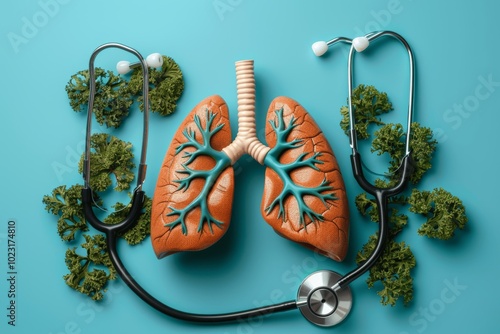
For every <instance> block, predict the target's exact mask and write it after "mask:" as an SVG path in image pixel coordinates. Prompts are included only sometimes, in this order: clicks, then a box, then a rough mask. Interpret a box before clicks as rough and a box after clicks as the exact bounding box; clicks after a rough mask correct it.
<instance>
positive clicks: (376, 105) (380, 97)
mask: <svg viewBox="0 0 500 334" xmlns="http://www.w3.org/2000/svg"><path fill="white" fill-rule="evenodd" d="M351 100H352V106H353V108H354V117H355V118H356V123H355V126H354V128H355V130H356V133H357V136H358V139H367V138H369V137H370V134H369V133H368V126H369V125H370V124H376V125H383V124H384V122H382V121H381V120H380V117H379V116H380V115H382V114H384V113H387V112H389V111H391V110H393V108H392V103H391V102H390V101H389V98H388V97H387V94H386V93H381V92H379V91H378V90H377V89H376V88H375V87H374V86H365V85H359V86H357V87H356V88H354V90H353V91H352V99H351ZM340 113H341V114H342V116H343V117H342V120H341V121H340V127H341V128H342V129H343V130H344V132H345V133H346V135H349V108H348V107H346V106H343V107H342V108H340Z"/></svg>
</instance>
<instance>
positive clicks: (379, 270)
mask: <svg viewBox="0 0 500 334" xmlns="http://www.w3.org/2000/svg"><path fill="white" fill-rule="evenodd" d="M377 240H378V236H377V235H372V236H370V239H369V241H368V242H367V243H366V244H365V245H364V246H363V248H362V249H361V250H360V251H359V252H358V255H357V257H356V262H357V263H358V264H360V263H362V262H364V261H366V260H367V259H368V258H369V256H370V255H371V254H372V253H373V251H374V249H375V246H376V244H377ZM415 265H416V260H415V257H414V256H413V253H412V251H411V249H410V247H409V246H407V245H406V244H405V243H404V242H395V241H394V240H392V239H390V240H388V242H387V246H386V248H385V250H384V252H383V253H382V256H381V257H380V258H379V260H378V261H377V262H376V263H375V265H374V266H373V267H372V268H371V269H370V274H369V276H368V279H367V281H366V283H367V285H368V287H369V288H372V287H374V286H375V284H376V283H377V282H378V281H379V282H380V283H381V284H382V286H383V289H381V290H379V291H378V292H377V294H378V295H379V296H380V302H381V303H382V304H383V305H391V306H394V305H396V302H397V301H398V299H399V298H403V303H404V304H405V305H407V304H408V303H409V302H410V301H411V300H412V299H413V278H412V277H411V270H412V269H413V268H414V267H415Z"/></svg>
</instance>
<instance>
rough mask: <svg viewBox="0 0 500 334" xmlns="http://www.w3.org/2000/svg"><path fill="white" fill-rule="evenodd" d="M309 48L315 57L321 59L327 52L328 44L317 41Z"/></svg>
mask: <svg viewBox="0 0 500 334" xmlns="http://www.w3.org/2000/svg"><path fill="white" fill-rule="evenodd" d="M311 48H312V50H313V52H314V54H315V55H316V56H317V57H321V56H322V55H324V54H325V53H326V51H328V44H326V42H325V41H318V42H315V43H313V45H312V46H311Z"/></svg>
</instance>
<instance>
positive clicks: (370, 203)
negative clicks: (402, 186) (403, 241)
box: [354, 193, 408, 238]
mask: <svg viewBox="0 0 500 334" xmlns="http://www.w3.org/2000/svg"><path fill="white" fill-rule="evenodd" d="M354 203H355V205H356V208H357V209H358V211H359V213H361V214H362V215H363V216H368V217H369V218H370V220H371V221H372V222H374V223H378V222H379V215H378V206H377V202H376V201H375V199H374V198H368V195H367V194H366V193H361V194H359V195H357V196H356V198H355V201H354ZM406 203H407V198H406V197H405V196H393V197H391V198H389V205H390V209H391V210H390V211H389V217H388V218H389V236H390V237H391V238H393V237H395V236H396V235H397V234H398V233H399V232H401V231H402V230H403V227H405V226H406V224H408V216H407V215H405V214H401V213H399V210H398V209H397V208H396V207H394V206H395V205H400V206H403V205H405V204H406Z"/></svg>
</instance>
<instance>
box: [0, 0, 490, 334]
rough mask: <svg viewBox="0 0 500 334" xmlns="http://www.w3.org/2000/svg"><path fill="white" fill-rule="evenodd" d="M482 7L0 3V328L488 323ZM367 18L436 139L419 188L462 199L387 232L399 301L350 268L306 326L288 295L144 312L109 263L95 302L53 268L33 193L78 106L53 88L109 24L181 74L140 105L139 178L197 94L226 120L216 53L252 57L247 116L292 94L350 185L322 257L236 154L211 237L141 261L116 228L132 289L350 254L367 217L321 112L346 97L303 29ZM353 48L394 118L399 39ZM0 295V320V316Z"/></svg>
mask: <svg viewBox="0 0 500 334" xmlns="http://www.w3.org/2000/svg"><path fill="white" fill-rule="evenodd" d="M499 13H500V4H499V3H498V2H496V1H493V0H476V1H471V0H465V1H460V5H458V4H455V3H454V2H450V1H447V2H445V1H441V2H437V1H425V0H413V1H411V0H376V1H373V0H371V1H368V0H365V1H326V0H321V1H298V0H287V1H285V0H276V1H264V0H254V1H250V0H209V1H180V0H170V1H152V0H146V1H141V2H138V1H129V0H124V1H120V2H114V1H108V2H106V1H97V0H88V1H76V0H73V1H71V0H40V1H34V0H30V1H27V0H20V1H9V2H5V3H4V4H3V9H2V11H1V12H0V36H1V38H0V60H1V62H0V64H1V66H2V70H1V73H2V78H3V79H2V80H1V81H0V85H1V90H0V92H1V93H0V94H1V97H2V111H1V116H0V117H1V121H0V142H1V144H0V148H1V150H0V152H1V157H2V163H1V167H0V180H1V181H0V184H1V185H2V194H1V195H0V196H1V201H0V333H44V334H51V333H52V334H60V333H68V334H69V333H108V332H113V333H192V332H202V333H220V334H236V333H238V334H240V333H242V334H243V333H244V334H250V333H259V334H260V333H324V332H330V331H335V332H336V333H394V334H406V333H410V334H413V333H428V334H430V333H471V332H474V333H497V332H498V328H499V325H498V319H497V317H496V313H497V311H498V298H499V297H500V293H499V292H498V291H499V290H498V288H497V285H496V284H497V282H498V277H499V274H500V270H499V268H500V266H499V265H500V260H499V259H500V257H499V256H498V253H499V250H500V248H499V246H498V245H499V239H498V236H499V235H500V224H498V210H499V206H498V203H497V198H498V193H497V189H498V186H499V185H500V182H499V181H498V180H497V178H496V177H495V175H496V174H497V171H498V162H499V159H498V157H497V154H498V142H499V140H500V138H499V133H500V132H499V131H498V126H499V124H500V114H499V112H498V111H499V106H500V66H499V65H498V59H500V58H499V56H500V46H499V43H498V32H499V31H500V24H499V23H498V22H499V20H498V15H499ZM381 29H390V30H394V31H396V32H398V33H400V34H401V35H403V36H404V37H405V38H406V39H407V40H408V42H409V43H410V44H411V46H412V48H413V50H414V52H415V57H416V72H417V73H416V75H417V76H416V95H415V120H416V121H418V122H420V123H422V124H423V125H425V126H429V127H431V128H432V129H433V130H434V131H435V134H436V137H437V138H438V139H439V141H440V144H439V147H438V150H437V152H436V156H435V158H434V160H433V169H432V171H431V172H429V174H428V175H426V176H425V178H424V180H423V181H422V184H421V185H420V189H429V190H430V189H433V188H435V187H444V188H445V189H447V190H449V191H450V192H452V193H454V194H455V195H457V196H458V197H460V198H461V199H462V200H463V201H464V203H465V204H466V206H467V210H468V215H469V219H470V222H469V225H468V227H467V229H466V230H465V231H461V232H459V233H458V234H457V236H456V238H455V239H453V240H451V241H448V242H442V241H435V240H429V239H426V238H423V237H420V236H418V235H417V234H416V230H417V229H418V226H419V224H420V223H421V221H419V220H415V219H412V220H411V223H410V226H409V227H408V228H407V229H406V230H405V231H404V232H403V234H402V235H401V240H405V241H406V242H407V243H408V244H410V245H411V247H412V250H413V252H414V254H415V256H416V258H417V263H418V264H417V267H416V268H415V270H414V271H413V276H414V280H415V281H414V284H415V296H414V300H413V302H412V303H411V304H410V305H409V306H407V307H404V306H403V305H401V304H400V303H398V305H396V306H395V307H383V306H381V305H380V303H379V297H378V296H377V295H376V293H375V290H369V289H368V288H367V286H366V284H365V283H364V278H365V277H366V276H364V277H363V278H362V279H360V280H358V281H356V282H354V283H353V284H352V285H351V289H352V291H353V295H354V305H353V309H352V311H351V313H350V315H349V317H348V319H347V320H346V321H345V322H343V323H342V324H340V325H339V326H337V327H336V328H334V329H323V328H320V327H316V326H314V325H312V324H310V323H309V322H308V321H306V320H305V319H304V318H303V317H302V316H301V315H300V313H299V312H297V311H291V312H287V313H283V314H280V315H276V316H270V317H265V318H262V319H254V320H250V321H241V322H237V323H232V324H221V325H210V326H206V325H197V324H192V323H186V322H183V321H178V320H175V319H171V318H168V317H166V316H164V315H162V314H159V313H158V312H156V311H155V310H153V309H151V308H150V307H149V306H148V305H146V304H144V303H143V302H142V301H141V300H140V299H139V298H137V297H136V296H135V295H134V294H133V293H132V292H131V291H130V290H129V289H128V288H127V287H126V286H125V284H123V282H122V281H120V280H117V281H116V282H114V283H113V284H112V285H111V286H110V288H109V291H108V294H107V297H106V299H105V300H104V301H103V302H102V303H99V304H96V303H94V302H92V301H91V300H89V298H87V297H85V296H82V295H80V294H78V293H76V292H74V291H73V290H71V289H70V288H68V287H67V286H66V285H65V283H64V281H63V280H62V276H63V275H64V274H66V271H67V270H66V267H65V264H64V253H65V251H66V249H67V248H68V245H67V244H65V243H63V242H62V241H60V239H59V237H58V235H57V233H56V223H55V219H54V217H52V216H51V215H49V214H48V213H47V212H45V211H44V206H43V205H42V197H43V195H45V194H48V193H50V192H51V190H52V189H53V188H55V187H56V186H59V185H62V184H67V185H72V184H75V183H78V182H81V176H80V175H79V174H78V171H77V167H76V161H77V159H78V158H77V157H78V156H79V155H80V154H81V152H82V150H83V140H84V128H85V115H84V114H76V113H75V112H73V111H72V110H71V109H70V107H69V104H68V99H67V96H66V92H65V90H64V87H65V85H66V83H67V82H68V80H69V78H70V76H71V75H72V74H74V73H76V72H77V71H79V70H82V69H86V68H87V66H88V59H89V56H90V54H91V53H92V51H93V50H94V48H95V47H97V46H98V45H100V44H102V43H105V42H110V41H115V42H121V43H125V44H128V45H130V46H132V47H134V48H136V49H137V50H139V51H140V52H141V53H143V54H144V55H147V54H149V53H152V52H160V53H163V54H166V55H169V56H171V57H173V58H174V59H175V60H176V61H177V62H178V64H179V65H180V67H181V68H182V70H183V72H184V76H185V84H186V89H185V92H184V94H183V96H182V98H181V100H180V101H179V105H178V109H177V111H176V112H175V114H173V115H172V116H170V117H167V118H161V117H159V116H158V115H152V116H151V129H150V145H149V150H148V167H149V168H148V178H147V180H146V185H145V190H146V192H147V193H148V194H150V195H152V193H153V190H154V186H155V182H156V177H157V174H158V171H159V168H160V165H161V162H162V160H163V156H164V154H165V151H166V149H167V148H168V146H169V144H170V140H171V138H172V136H173V134H174V132H175V131H176V130H177V128H178V126H179V125H180V124H181V122H182V120H183V119H184V117H185V116H186V115H187V114H188V112H189V111H190V110H191V109H192V108H193V107H194V106H195V105H196V104H197V103H198V102H199V101H200V100H202V99H203V98H205V97H207V96H209V95H212V94H219V95H221V96H222V97H223V98H224V99H225V100H226V101H227V103H228V106H229V108H230V115H231V121H232V127H233V129H234V133H235V132H236V114H237V110H236V86H235V70H234V62H235V61H238V60H241V59H253V60H254V61H255V75H256V85H257V86H256V87H257V88H256V89H257V113H258V116H257V123H258V127H259V129H263V127H264V122H265V113H266V112H267V107H268V105H269V103H270V102H271V100H272V99H273V98H274V97H276V96H280V95H285V96H290V97H292V98H294V99H295V100H297V101H299V102H300V103H301V104H302V105H303V106H304V107H305V108H306V109H307V110H308V111H309V112H310V113H311V115H312V116H313V117H314V119H315V120H316V122H317V123H318V124H319V125H320V126H321V128H322V130H323V131H324V133H325V135H326V137H327V139H328V140H329V141H330V144H331V146H332V147H333V149H334V151H335V153H336V155H337V158H338V160H339V164H340V166H341V169H342V171H343V174H344V178H345V182H346V185H347V191H348V194H349V199H350V201H351V202H350V204H351V208H350V210H351V215H352V221H351V235H350V246H349V254H348V257H347V258H346V260H345V261H344V262H343V263H336V262H333V261H331V260H327V259H325V258H322V257H320V256H318V255H316V254H314V253H312V252H311V251H309V250H307V249H305V248H302V247H300V246H298V245H295V244H293V243H291V242H289V241H288V240H285V239H283V238H281V237H279V236H278V235H276V234H275V233H274V232H273V231H272V229H271V228H270V227H269V226H268V225H267V224H266V223H265V222H264V221H263V219H262V217H261V216H260V213H259V209H260V200H261V195H262V190H263V187H264V182H263V179H264V177H263V174H264V168H263V167H262V166H260V165H259V164H258V163H256V162H254V161H251V160H250V159H247V157H244V158H243V159H242V160H241V162H240V163H239V165H238V169H237V173H236V174H237V175H236V180H235V181H236V192H235V194H236V196H235V200H234V206H233V217H232V225H231V228H230V230H229V231H228V233H227V234H226V235H225V236H224V238H223V239H222V240H221V241H220V242H219V243H217V244H216V245H215V246H213V247H212V248H210V249H208V250H206V251H204V252H200V253H197V254H177V255H174V256H171V257H168V258H166V259H162V260H157V259H156V257H155V256H154V254H153V251H152V249H151V247H150V243H149V240H147V241H146V242H144V243H143V244H141V245H139V246H136V247H133V248H131V247H128V246H126V245H125V244H124V243H120V245H119V246H120V247H119V248H120V253H121V255H122V257H123V259H124V262H125V263H126V265H127V266H128V267H129V269H130V271H131V272H132V273H133V276H134V277H135V278H136V279H137V280H138V281H140V282H141V283H142V284H143V285H144V287H145V288H146V289H147V290H149V291H151V293H152V294H153V295H155V296H157V297H158V298H159V299H160V300H162V301H165V302H167V303H168V304H170V305H172V306H174V307H176V308H179V309H182V310H187V311H190V312H210V313H213V312H230V311H234V310H241V309H246V308H249V307H250V308H251V307H255V306H259V305H265V304H269V303H270V302H280V301H285V300H290V299H294V298H295V294H296V291H297V288H298V285H299V284H300V282H301V281H302V279H303V278H304V277H305V276H306V275H308V274H309V273H311V272H314V271H316V270H319V269H331V270H335V271H337V272H339V273H347V272H348V271H349V270H350V269H352V268H353V267H354V266H355V263H354V259H355V254H356V252H357V251H358V250H359V249H360V248H361V247H362V245H363V244H364V243H365V242H366V240H367V238H368V236H369V235H370V234H372V233H373V232H374V231H375V228H376V226H375V225H374V224H372V223H369V222H366V221H365V220H364V219H362V217H360V216H359V215H358V213H357V212H356V210H355V207H354V204H353V201H354V196H355V195H356V194H358V193H359V192H360V188H359V186H358V185H357V183H356V182H355V181H354V179H353V178H352V174H351V168H350V162H349V154H350V150H349V145H348V139H347V137H346V136H345V135H344V134H343V133H342V132H341V131H340V129H339V126H338V123H339V121H340V115H339V112H338V110H339V108H340V107H341V106H342V105H344V104H345V100H346V97H347V82H346V81H347V50H348V49H347V47H346V46H345V45H339V46H337V47H335V49H332V50H330V54H329V55H328V56H325V57H323V58H316V57H315V56H314V55H313V54H312V52H311V48H310V46H311V44H312V43H313V42H315V41H317V40H328V39H331V38H333V37H336V36H346V37H355V36H357V35H360V34H364V33H368V32H370V31H372V30H381ZM124 57H125V59H130V60H132V58H131V57H129V56H128V55H125V54H121V53H118V52H111V51H110V52H108V53H106V55H103V56H102V57H100V58H99V60H98V63H97V65H98V66H101V67H105V68H108V69H113V68H114V64H115V63H116V61H118V60H120V59H122V58H124ZM356 65H357V67H356V73H355V81H356V83H366V84H373V85H375V86H376V87H378V88H379V89H380V90H383V91H386V92H387V93H388V94H389V96H390V98H391V100H392V101H393V102H394V106H395V109H396V111H395V112H393V117H394V119H395V120H400V121H401V122H403V121H404V117H405V116H404V114H405V112H404V110H405V108H406V103H407V79H408V74H407V57H406V55H405V53H404V51H403V49H402V48H401V46H400V45H398V44H397V43H396V42H394V41H391V40H388V41H386V42H383V43H382V42H381V43H380V44H379V47H378V48H377V49H375V48H374V50H373V51H370V52H369V53H368V54H367V55H366V56H365V55H363V56H359V57H356ZM399 117H401V118H399ZM141 126H142V125H141V114H140V113H139V112H137V111H133V112H132V114H131V116H130V118H129V119H127V121H126V123H125V124H124V125H123V127H122V128H120V130H118V131H116V132H114V134H116V135H118V136H119V137H120V138H122V139H124V140H128V141H131V142H133V143H137V144H136V146H137V147H138V145H139V142H140V128H141ZM258 132H259V130H258ZM261 135H262V130H261V131H260V132H259V136H261ZM261 138H262V136H261ZM371 160H373V161H372V162H373V163H374V164H379V163H381V162H382V161H375V160H376V159H371ZM377 167H378V165H377ZM9 221H15V227H16V230H15V232H16V239H15V241H16V247H17V252H16V263H15V264H16V267H15V270H16V274H15V275H14V276H15V292H16V296H15V298H11V297H9V290H10V288H11V287H10V283H11V282H10V281H9V279H11V277H10V276H12V275H11V274H9V272H10V269H9V268H8V261H9V258H8V246H9V245H8V239H9V234H8V232H9V231H8V225H9ZM12 224H13V223H11V225H12ZM70 246H72V245H70ZM11 301H15V307H16V317H15V327H14V326H11V325H9V324H8V321H10V319H9V317H8V315H9V314H10V310H9V309H8V308H9V307H10V303H11Z"/></svg>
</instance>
